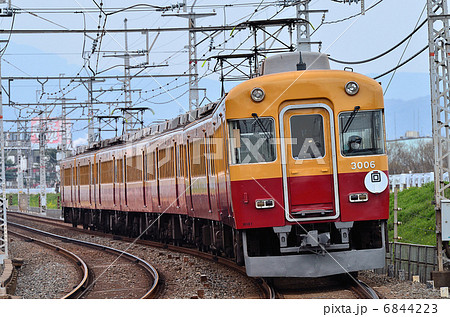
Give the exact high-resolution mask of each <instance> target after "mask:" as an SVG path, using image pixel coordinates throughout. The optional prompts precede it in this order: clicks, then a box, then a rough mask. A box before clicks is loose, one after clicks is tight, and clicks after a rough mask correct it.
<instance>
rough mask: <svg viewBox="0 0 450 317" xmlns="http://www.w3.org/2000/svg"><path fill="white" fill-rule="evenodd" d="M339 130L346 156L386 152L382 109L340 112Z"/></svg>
mask: <svg viewBox="0 0 450 317" xmlns="http://www.w3.org/2000/svg"><path fill="white" fill-rule="evenodd" d="M355 109H356V108H355ZM339 131H340V143H341V153H342V155H344V156H360V155H379V154H384V153H385V149H384V130H383V112H382V110H370V111H357V109H356V110H354V111H349V112H343V113H341V114H339Z"/></svg>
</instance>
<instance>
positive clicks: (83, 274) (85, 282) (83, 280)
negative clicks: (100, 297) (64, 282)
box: [9, 230, 92, 299]
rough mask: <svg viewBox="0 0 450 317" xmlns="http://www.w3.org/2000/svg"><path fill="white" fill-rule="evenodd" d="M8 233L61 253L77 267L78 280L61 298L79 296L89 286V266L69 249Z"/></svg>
mask: <svg viewBox="0 0 450 317" xmlns="http://www.w3.org/2000/svg"><path fill="white" fill-rule="evenodd" d="M9 233H10V234H11V235H12V236H16V237H19V238H21V239H23V240H25V241H27V242H31V243H35V244H38V245H40V246H42V247H44V248H46V249H49V250H51V251H52V252H54V253H55V254H59V255H62V256H63V257H65V258H66V259H68V260H69V261H70V262H71V263H72V264H73V266H74V267H75V268H76V269H77V271H79V273H80V282H79V283H78V284H77V285H76V286H75V287H74V288H73V289H72V290H71V291H70V292H68V293H67V294H65V295H64V296H62V297H61V299H71V298H79V297H80V296H81V294H82V292H83V291H84V290H85V289H86V288H87V287H88V286H89V283H90V282H91V278H90V276H92V275H91V274H90V272H89V268H88V266H87V264H86V262H84V261H83V259H81V258H80V257H79V256H77V255H76V254H75V253H73V252H70V251H69V250H66V249H64V248H61V247H59V246H56V245H54V244H51V243H48V242H46V241H43V240H38V239H35V238H32V237H30V236H27V235H24V234H21V233H18V232H15V231H13V230H9Z"/></svg>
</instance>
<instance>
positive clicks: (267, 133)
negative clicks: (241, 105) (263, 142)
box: [252, 112, 270, 141]
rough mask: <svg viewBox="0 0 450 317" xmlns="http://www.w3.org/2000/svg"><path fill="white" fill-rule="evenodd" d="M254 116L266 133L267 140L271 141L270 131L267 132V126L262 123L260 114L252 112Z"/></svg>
mask: <svg viewBox="0 0 450 317" xmlns="http://www.w3.org/2000/svg"><path fill="white" fill-rule="evenodd" d="M252 117H253V118H254V119H255V121H256V123H258V125H259V127H260V128H261V130H262V132H263V133H264V135H265V137H266V139H267V141H269V140H270V134H269V132H267V130H266V128H264V125H263V124H262V122H261V119H259V117H258V115H257V114H256V113H255V112H253V113H252Z"/></svg>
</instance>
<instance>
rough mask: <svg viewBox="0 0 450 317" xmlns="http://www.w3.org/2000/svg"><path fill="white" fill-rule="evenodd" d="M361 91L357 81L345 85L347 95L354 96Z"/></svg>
mask: <svg viewBox="0 0 450 317" xmlns="http://www.w3.org/2000/svg"><path fill="white" fill-rule="evenodd" d="M358 91H359V85H358V84H357V83H356V82H355V81H349V82H348V83H346V84H345V92H346V93H347V95H350V96H354V95H356V94H357V93H358Z"/></svg>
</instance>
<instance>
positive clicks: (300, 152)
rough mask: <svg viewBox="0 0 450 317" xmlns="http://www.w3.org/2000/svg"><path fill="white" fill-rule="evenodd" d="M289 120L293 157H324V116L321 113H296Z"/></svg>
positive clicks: (297, 158)
mask: <svg viewBox="0 0 450 317" xmlns="http://www.w3.org/2000/svg"><path fill="white" fill-rule="evenodd" d="M289 121H290V122H289V124H290V127H291V143H292V144H291V147H292V157H293V158H294V159H296V160H305V159H315V158H321V157H324V156H325V138H324V132H323V117H322V116H321V115H320V114H308V115H295V116H292V117H291V118H290V119H289Z"/></svg>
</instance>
